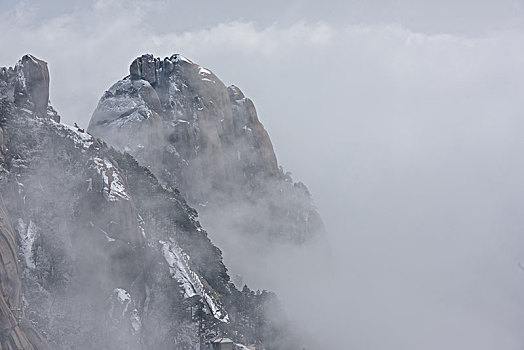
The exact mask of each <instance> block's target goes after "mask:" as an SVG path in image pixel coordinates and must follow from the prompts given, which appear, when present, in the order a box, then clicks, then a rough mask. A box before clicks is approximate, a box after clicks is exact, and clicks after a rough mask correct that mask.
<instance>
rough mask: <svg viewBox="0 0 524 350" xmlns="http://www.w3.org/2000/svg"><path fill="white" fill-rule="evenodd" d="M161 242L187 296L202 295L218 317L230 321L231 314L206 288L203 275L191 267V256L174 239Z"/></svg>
mask: <svg viewBox="0 0 524 350" xmlns="http://www.w3.org/2000/svg"><path fill="white" fill-rule="evenodd" d="M159 243H160V244H161V245H162V254H163V255H164V259H165V260H166V262H167V264H168V265H169V269H170V271H171V274H172V276H173V278H174V279H176V280H177V281H178V282H179V283H180V284H182V286H183V288H184V291H185V293H186V296H187V297H192V296H194V295H199V296H201V297H202V299H203V300H204V301H205V302H206V304H207V306H208V307H209V310H210V311H211V313H212V314H213V316H214V317H215V318H216V319H218V320H220V321H222V322H226V323H227V322H229V315H228V314H227V313H226V312H225V310H224V308H223V306H222V305H221V304H220V301H219V300H218V299H217V298H214V297H213V296H212V295H211V293H209V292H208V291H207V290H206V288H205V287H204V283H203V282H202V277H200V276H199V274H198V273H197V272H195V271H194V270H193V269H192V268H191V266H190V261H189V256H188V255H187V254H186V253H184V252H183V251H182V249H180V247H179V246H178V245H177V244H176V243H175V242H174V241H169V242H165V241H159Z"/></svg>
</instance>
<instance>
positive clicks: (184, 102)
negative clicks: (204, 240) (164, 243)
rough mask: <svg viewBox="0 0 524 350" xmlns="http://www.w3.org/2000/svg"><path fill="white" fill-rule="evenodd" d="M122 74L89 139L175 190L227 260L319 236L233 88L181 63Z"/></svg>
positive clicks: (155, 62) (312, 215)
mask: <svg viewBox="0 0 524 350" xmlns="http://www.w3.org/2000/svg"><path fill="white" fill-rule="evenodd" d="M129 71H130V74H129V76H127V77H125V78H124V79H122V80H120V81H118V82H117V83H115V84H114V85H113V86H111V88H110V89H109V90H108V91H106V93H105V94H104V95H103V96H102V98H101V99H100V102H99V104H98V107H97V108H96V110H95V112H94V113H93V116H92V118H91V121H90V123H89V128H88V131H89V132H90V133H91V134H93V135H94V136H96V137H99V138H100V139H102V140H104V141H106V142H107V143H109V144H111V145H112V146H114V147H116V148H117V149H120V150H122V151H126V152H129V153H130V154H132V155H133V156H134V157H135V158H136V159H137V160H138V161H139V163H140V164H142V165H144V166H146V167H148V168H149V169H150V170H151V171H152V172H153V173H154V174H155V175H156V177H157V178H158V179H159V180H160V181H161V182H162V183H164V184H167V185H169V186H173V187H176V188H178V189H179V190H180V192H181V193H182V194H183V195H184V196H185V198H186V199H187V200H188V202H189V203H190V204H191V205H193V206H195V207H197V208H198V210H199V213H200V216H201V218H202V221H203V222H204V224H205V225H206V226H207V227H209V228H211V231H212V232H213V236H212V237H213V239H214V240H216V242H219V244H220V247H221V248H222V249H224V251H225V253H226V255H229V256H234V255H235V253H236V249H237V248H236V247H238V246H239V245H240V246H243V247H244V248H243V249H244V250H246V249H247V251H250V252H251V253H252V254H260V249H258V248H257V246H259V245H258V244H254V243H252V242H265V243H261V244H266V243H267V242H269V244H282V243H284V244H289V243H291V244H297V243H299V244H300V243H303V242H306V241H308V240H309V239H311V238H312V237H314V236H316V235H318V234H319V232H322V230H323V225H322V222H321V220H320V217H319V215H318V213H317V211H316V209H315V207H314V205H313V204H312V200H311V196H310V194H309V192H308V190H307V188H306V187H305V186H304V184H302V183H294V182H293V181H292V179H291V177H290V176H289V174H286V173H284V171H283V170H282V168H280V167H279V166H278V163H277V159H276V156H275V153H274V151H273V146H272V144H271V140H270V139H269V136H268V133H267V132H266V130H265V129H264V127H263V125H262V124H261V123H260V121H259V119H258V117H257V113H256V110H255V107H254V104H253V102H252V101H251V100H250V99H249V98H247V97H245V96H244V94H243V93H242V91H240V89H239V88H238V87H236V86H229V87H226V86H225V85H224V84H223V83H222V81H220V79H219V78H218V77H217V76H215V75H214V74H213V73H212V72H211V71H209V70H208V69H205V68H203V67H201V66H199V65H198V64H195V63H193V62H192V61H190V60H189V59H187V58H185V57H183V56H181V55H173V56H171V57H166V58H164V59H159V58H154V57H153V56H152V55H143V56H141V57H138V58H137V59H135V60H134V61H133V62H132V63H131V66H130V70H129ZM233 232H235V234H233ZM242 241H245V243H246V244H243V243H241V244H239V242H242ZM249 242H251V243H249ZM247 243H249V244H247ZM230 261H231V260H230ZM238 263H239V264H241V262H240V261H239V262H238Z"/></svg>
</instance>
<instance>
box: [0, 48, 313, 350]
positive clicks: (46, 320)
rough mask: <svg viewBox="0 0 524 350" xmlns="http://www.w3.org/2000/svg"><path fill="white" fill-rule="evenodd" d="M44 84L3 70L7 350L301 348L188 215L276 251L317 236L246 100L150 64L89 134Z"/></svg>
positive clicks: (120, 87)
mask: <svg viewBox="0 0 524 350" xmlns="http://www.w3.org/2000/svg"><path fill="white" fill-rule="evenodd" d="M49 84H50V78H49V72H48V69H47V63H45V62H44V61H42V60H40V59H37V58H35V57H33V56H31V55H26V56H24V57H23V58H22V59H21V60H20V61H19V62H18V63H17V64H16V65H15V66H14V67H12V68H1V69H0V237H1V238H2V240H1V241H0V258H1V259H0V292H1V293H0V347H1V349H35V350H42V349H201V348H204V347H205V346H210V344H211V343H212V341H213V339H215V338H216V337H222V338H220V339H223V338H224V337H228V339H231V341H232V342H234V343H235V344H236V346H237V347H239V348H245V346H247V345H250V344H251V345H253V346H254V344H256V346H257V347H259V348H260V347H263V348H265V349H275V350H276V349H282V350H285V349H294V348H299V347H300V340H299V338H298V337H295V336H294V335H293V333H292V332H291V331H289V329H288V328H287V327H288V324H287V323H286V322H287V321H285V320H286V318H285V317H284V315H283V314H282V312H281V311H280V307H279V304H278V302H277V299H276V296H275V295H274V294H272V293H270V292H266V291H262V292H261V291H257V292H254V291H252V290H251V289H250V288H249V287H248V286H245V285H244V286H243V287H242V286H239V287H242V288H241V289H239V287H237V286H235V285H234V284H233V283H232V281H231V277H230V275H229V272H228V269H227V268H226V266H225V265H224V262H223V257H222V251H221V249H219V248H218V247H217V246H215V245H214V244H213V243H212V240H211V239H210V237H211V238H213V237H215V236H214V235H215V233H212V234H210V235H209V236H208V233H207V231H206V230H205V229H204V228H203V227H202V225H201V224H200V221H199V214H198V213H197V211H196V210H195V209H194V208H193V207H195V206H196V207H197V208H198V209H199V211H200V212H202V213H203V216H201V217H205V220H204V222H205V223H209V225H208V226H207V227H211V228H212V229H213V230H215V229H216V230H217V231H218V232H220V231H221V230H222V231H225V230H227V229H230V228H235V230H236V232H237V233H239V234H241V235H245V237H248V239H252V238H253V237H258V238H257V239H263V240H267V241H269V242H274V244H277V243H276V242H288V243H290V244H296V243H301V242H304V241H307V240H308V239H309V237H311V236H313V235H316V234H319V232H321V229H322V224H321V221H320V218H319V216H318V214H317V213H316V210H315V209H314V206H313V204H312V202H311V198H310V195H309V192H308V191H307V189H306V187H305V186H304V185H303V184H301V183H293V181H292V180H291V178H290V176H289V174H285V173H284V172H283V170H282V168H280V167H278V164H277V160H276V157H275V153H274V152H273V147H272V145H271V141H270V139H269V136H268V134H267V132H266V131H265V129H264V127H263V126H262V124H261V123H260V121H259V120H258V117H257V114H256V111H255V108H254V105H253V103H252V102H251V100H249V99H248V98H246V97H245V96H244V95H243V94H242V92H241V91H240V90H239V89H238V88H236V87H234V86H230V87H225V86H224V84H223V83H222V82H221V81H220V80H219V79H218V78H217V77H216V76H215V75H214V74H213V73H211V72H210V71H209V70H207V69H205V68H202V67H200V66H198V65H197V64H195V63H193V62H191V61H190V60H188V59H187V58H184V57H183V56H181V55H173V56H171V57H170V58H165V59H163V60H160V59H157V58H154V57H153V56H152V55H144V56H141V57H139V58H137V59H136V60H134V61H133V62H132V63H131V66H130V75H129V76H127V77H125V78H124V79H122V80H120V81H118V82H117V83H115V84H114V85H113V86H112V87H111V88H110V89H109V90H108V91H106V92H105V93H104V95H103V96H102V98H101V100H100V103H99V104H98V107H97V108H96V110H95V112H94V114H93V117H92V119H91V122H90V124H89V128H88V132H86V131H84V130H83V129H80V128H79V127H77V126H75V127H72V126H68V125H66V124H63V123H60V116H59V114H58V113H57V112H56V111H55V110H54V109H53V107H52V106H51V104H50V103H49ZM238 208H244V209H245V210H240V211H239V209H238ZM218 234H219V233H218ZM225 245H226V247H225V249H227V240H226V244H225Z"/></svg>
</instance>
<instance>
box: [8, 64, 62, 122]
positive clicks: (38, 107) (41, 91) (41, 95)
mask: <svg viewBox="0 0 524 350" xmlns="http://www.w3.org/2000/svg"><path fill="white" fill-rule="evenodd" d="M49 82H50V79H49V70H48V68H47V62H45V61H43V60H41V59H38V58H36V57H35V56H33V55H31V54H26V55H24V56H23V57H22V58H21V59H20V60H19V61H18V63H17V64H16V65H15V67H14V68H12V67H9V68H5V67H4V68H0V93H1V94H2V95H4V96H5V97H7V99H8V100H9V101H10V102H14V103H15V104H16V105H17V106H21V107H22V106H23V107H24V108H26V109H27V110H29V111H31V112H32V113H33V115H35V116H37V117H40V118H49V119H53V120H55V121H57V122H58V121H59V120H60V117H59V116H58V114H57V113H56V112H55V111H54V110H53V109H52V108H51V107H50V105H49Z"/></svg>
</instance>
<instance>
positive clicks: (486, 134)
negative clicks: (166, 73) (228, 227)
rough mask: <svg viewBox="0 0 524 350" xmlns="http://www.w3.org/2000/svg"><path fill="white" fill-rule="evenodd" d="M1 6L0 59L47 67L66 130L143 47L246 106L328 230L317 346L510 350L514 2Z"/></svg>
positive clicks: (520, 316)
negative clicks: (237, 94)
mask: <svg viewBox="0 0 524 350" xmlns="http://www.w3.org/2000/svg"><path fill="white" fill-rule="evenodd" d="M0 11H1V12H0V45H1V47H2V50H1V51H0V66H12V65H14V64H15V63H16V61H17V60H18V59H19V58H20V57H21V56H22V55H23V54H25V53H33V54H34V55H36V56H37V57H39V58H42V59H44V60H46V61H47V62H48V63H49V66H50V71H51V79H52V82H51V84H52V87H51V100H52V103H53V105H54V106H55V108H56V109H57V110H58V111H59V113H60V114H61V115H62V116H63V120H64V121H65V122H67V123H70V124H72V123H73V122H78V123H79V124H81V125H84V126H85V125H87V123H88V120H89V118H90V115H91V113H92V111H93V110H94V108H95V106H96V103H97V101H98V99H99V97H100V96H101V95H102V93H103V91H104V90H105V89H107V88H109V86H110V85H111V84H112V83H113V82H115V81H117V80H118V79H120V78H122V77H123V76H125V75H127V74H128V66H129V63H130V62H131V60H132V59H133V58H134V57H136V56H138V55H140V54H142V53H149V52H150V53H154V54H155V55H157V56H162V57H163V56H167V55H171V54H173V53H182V54H184V55H185V56H187V57H189V58H190V59H192V60H194V61H195V62H198V63H200V64H201V65H203V66H206V67H208V68H209V69H211V70H212V71H213V72H214V73H215V74H217V75H218V76H219V77H220V78H221V79H222V80H223V81H224V82H225V83H226V85H229V84H235V85H237V86H239V87H240V88H241V89H242V90H243V91H244V93H245V94H246V95H248V96H249V97H251V98H252V99H253V100H254V102H255V105H256V106H257V109H258V112H259V118H260V120H261V121H262V122H263V123H264V125H265V126H266V129H267V130H268V131H269V134H270V136H271V138H272V141H273V143H274V145H275V149H276V152H277V156H278V158H279V161H280V163H281V164H282V165H283V166H284V168H285V169H286V170H290V171H291V172H293V173H294V177H295V179H296V180H302V181H304V182H305V183H306V184H307V185H308V186H309V188H310V190H311V192H312V194H313V196H314V198H315V200H316V203H317V204H318V206H319V209H320V212H321V214H322V216H323V217H324V219H325V221H326V225H327V227H328V229H329V239H330V241H331V244H332V246H333V247H334V248H333V249H334V254H335V261H337V262H338V269H337V270H335V274H336V275H337V279H338V281H337V282H336V283H335V284H334V285H332V286H331V287H332V288H333V290H330V292H329V293H323V294H321V297H322V298H329V299H331V300H332V301H333V302H335V303H334V304H330V306H329V307H326V306H325V304H319V305H318V306H314V305H313V306H311V308H312V310H314V311H315V312H317V315H316V316H314V317H312V319H313V320H312V321H311V324H315V319H322V317H326V318H329V317H332V318H333V319H336V322H332V323H329V327H327V329H322V330H321V332H322V336H324V335H328V336H330V337H333V338H335V337H338V338H339V339H343V341H344V342H345V344H347V349H365V350H373V349H398V350H410V349H413V350H415V349H416V350H419V349H444V348H446V349H486V350H487V349H524V332H523V330H524V271H523V270H521V269H520V268H519V265H518V264H519V262H521V261H524V156H523V150H524V137H523V136H524V64H523V62H524V61H523V58H524V12H523V11H524V1H522V0H518V1H510V0H490V1H479V0H477V1H473V0H463V1H459V0H455V1H453V0H441V1H415V0H396V1H385V0H380V1H363V0H358V1H356V0H355V1H348V0H346V1H317V2H313V1H288V2H281V1H272V0H271V1H260V2H257V3H253V2H247V1H232V0H229V1H221V2H211V1H210V2H198V1H150V2H148V3H147V4H142V3H141V2H139V1H130V0H127V1H123V0H101V1H94V2H89V1H46V2H44V1H34V2H32V1H12V0H0ZM315 278H316V277H315ZM312 279H313V276H312ZM313 291H315V292H316V290H315V289H313ZM281 294H282V297H283V298H284V299H286V298H288V299H289V298H291V297H290V296H289V295H288V294H286V290H283V291H281ZM289 294H290V293H289ZM305 294H306V297H305V298H308V297H311V295H307V294H308V293H307V292H305ZM310 294H311V293H310ZM297 300H299V299H297ZM299 301H300V300H299ZM335 314H339V315H338V316H335ZM323 323H324V324H326V323H325V322H323ZM320 336H321V335H319V337H320Z"/></svg>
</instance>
